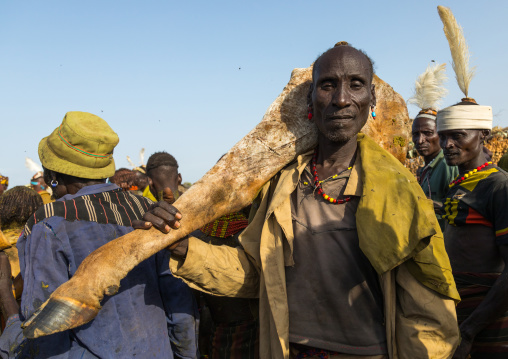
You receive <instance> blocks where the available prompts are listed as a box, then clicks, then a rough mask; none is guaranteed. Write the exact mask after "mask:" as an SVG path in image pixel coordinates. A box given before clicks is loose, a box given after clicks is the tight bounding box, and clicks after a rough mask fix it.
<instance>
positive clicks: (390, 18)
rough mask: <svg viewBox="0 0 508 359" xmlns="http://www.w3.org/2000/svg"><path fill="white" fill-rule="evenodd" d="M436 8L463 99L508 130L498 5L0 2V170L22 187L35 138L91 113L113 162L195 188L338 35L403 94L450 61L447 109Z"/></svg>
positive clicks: (507, 76) (506, 7)
mask: <svg viewBox="0 0 508 359" xmlns="http://www.w3.org/2000/svg"><path fill="white" fill-rule="evenodd" d="M437 5H445V6H449V7H451V9H452V11H453V12H454V14H455V17H456V18H457V19H458V21H459V23H460V24H461V25H462V26H463V27H464V31H465V34H466V38H467V39H468V43H469V46H470V49H471V52H472V53H473V57H472V61H473V64H475V65H476V66H477V75H476V77H475V78H474V79H473V81H472V83H471V85H470V95H471V96H472V97H474V98H475V99H476V100H477V101H478V102H479V103H480V104H483V105H491V106H492V107H493V109H494V114H495V119H494V125H501V126H503V127H504V126H508V111H507V110H508V101H507V100H508V98H507V89H506V84H507V83H508V71H507V70H506V63H507V55H508V51H507V45H506V39H507V37H508V36H507V35H508V30H507V27H506V25H505V22H506V17H507V15H508V2H507V1H504V0H497V1H488V2H480V1H477V0H475V1H472V0H461V1H440V2H437V1H432V0H425V1H388V0H387V1H361V0H355V1H340V0H336V1H299V0H293V1H264V0H258V1H249V2H247V1H239V0H236V1H218V0H216V1H193V0H189V1H154V0H144V1H126V0H124V1H115V2H114V1H79V2H78V1H68V0H67V1H62V0H58V1H57V0H46V1H40V0H35V1H8V0H3V1H0V119H1V130H0V131H1V140H0V141H1V142H0V143H1V148H2V154H1V155H0V173H2V174H4V175H7V176H9V177H10V182H11V185H10V187H12V186H14V185H20V184H27V183H28V181H29V179H30V177H31V175H32V173H30V172H29V171H28V170H27V169H26V168H25V167H24V159H25V156H29V157H31V158H33V159H34V160H35V161H36V162H39V160H38V155H37V146H38V143H39V141H40V139H41V138H42V137H44V136H47V135H49V134H50V133H51V132H52V131H53V130H54V129H55V128H56V127H57V126H58V125H59V124H60V123H61V120H62V118H63V116H64V114H65V113H66V112H67V111H87V112H91V113H94V114H96V115H99V116H101V117H102V118H104V119H105V120H106V121H107V122H108V123H109V124H110V125H111V127H112V128H113V129H114V130H115V131H116V132H117V133H118V135H119V136H120V144H119V145H118V146H117V148H116V149H115V159H116V163H117V167H127V166H128V163H127V160H126V156H127V155H130V156H131V157H132V158H133V159H134V160H135V162H136V163H137V162H138V153H139V150H140V149H141V148H142V147H145V148H146V153H147V156H146V158H147V157H148V156H149V155H150V154H151V153H153V152H156V151H160V150H165V151H168V152H170V153H171V154H173V155H174V156H175V157H176V159H177V160H178V162H179V163H180V172H181V173H182V176H183V180H184V181H189V182H195V181H197V180H198V179H199V178H200V177H201V176H202V175H203V174H204V173H205V172H206V171H207V170H208V169H209V168H210V167H211V166H212V165H213V164H214V163H215V162H216V161H217V160H218V158H219V157H220V156H221V155H222V154H224V153H225V152H226V151H227V150H228V149H229V148H230V147H231V146H232V145H233V144H234V143H236V142H237V141H238V140H239V139H241V138H242V137H243V136H244V135H245V134H246V133H247V132H248V131H249V130H250V129H251V128H253V127H254V126H255V125H256V124H257V123H258V122H259V121H260V120H261V118H262V116H263V114H264V112H265V110H266V109H267V108H268V106H269V105H270V104H271V102H272V101H273V100H274V99H275V98H276V96H277V95H278V94H279V93H280V91H281V90H282V88H283V87H284V85H285V84H286V83H287V81H288V79H289V76H290V73H291V70H292V69H293V68H295V67H307V66H309V65H310V64H311V63H312V62H313V60H314V59H315V58H316V57H317V56H318V55H319V54H320V53H322V52H323V51H325V50H326V49H328V48H329V47H331V46H333V45H334V44H335V43H336V42H337V41H341V40H345V41H348V42H349V43H351V44H353V45H354V46H356V47H359V48H362V49H364V50H365V51H366V52H367V53H368V54H369V55H370V56H371V57H372V59H373V60H374V61H375V70H376V72H377V74H378V75H379V76H380V77H381V78H382V79H383V80H385V81H387V82H388V83H389V84H390V85H392V86H393V88H394V89H395V90H396V91H397V92H399V93H400V94H401V95H402V96H403V97H404V98H405V99H406V100H407V98H408V97H410V96H411V94H412V91H413V86H414V80H415V79H416V77H417V76H418V75H419V74H420V73H421V72H423V71H424V70H425V68H426V66H427V65H428V63H429V62H430V61H431V60H435V61H436V62H439V63H443V62H446V63H447V73H448V76H449V78H450V80H449V81H448V84H447V87H448V88H449V89H450V94H449V95H448V97H447V98H446V99H445V101H444V103H443V105H444V106H448V105H451V104H453V103H455V102H457V101H458V100H459V99H460V98H461V97H462V96H461V93H460V91H459V89H458V87H457V85H456V82H455V80H454V74H453V72H452V69H451V66H450V62H451V58H450V51H449V48H448V44H447V41H446V38H445V36H444V33H443V30H442V27H443V26H442V23H441V21H440V19H439V16H438V13H437V9H436V7H437ZM409 111H410V114H411V115H412V116H414V115H415V114H416V113H417V111H418V110H417V108H416V107H414V106H413V105H410V106H409ZM145 161H146V159H145Z"/></svg>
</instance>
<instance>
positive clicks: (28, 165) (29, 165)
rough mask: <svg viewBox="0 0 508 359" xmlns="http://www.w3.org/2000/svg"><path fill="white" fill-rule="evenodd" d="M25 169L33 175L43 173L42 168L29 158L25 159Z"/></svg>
mask: <svg viewBox="0 0 508 359" xmlns="http://www.w3.org/2000/svg"><path fill="white" fill-rule="evenodd" d="M25 167H26V168H28V170H29V171H30V172H33V173H37V172H42V167H41V166H40V165H38V164H37V163H35V162H34V160H32V159H31V158H29V157H25Z"/></svg>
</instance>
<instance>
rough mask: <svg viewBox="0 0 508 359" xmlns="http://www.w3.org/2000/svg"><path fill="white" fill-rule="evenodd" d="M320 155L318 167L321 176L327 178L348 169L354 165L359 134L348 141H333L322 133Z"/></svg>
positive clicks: (319, 138) (320, 136) (317, 162)
mask: <svg viewBox="0 0 508 359" xmlns="http://www.w3.org/2000/svg"><path fill="white" fill-rule="evenodd" d="M318 144H319V147H318V157H317V161H316V169H317V171H318V175H319V178H322V179H325V178H328V177H330V176H332V175H334V174H336V173H339V172H341V171H344V170H346V169H347V168H348V167H349V166H350V165H352V162H353V157H354V155H355V153H356V148H357V146H358V144H357V136H353V137H352V138H351V139H349V140H348V141H346V142H333V141H330V140H329V139H327V138H325V137H324V136H322V135H321V134H320V135H319V137H318Z"/></svg>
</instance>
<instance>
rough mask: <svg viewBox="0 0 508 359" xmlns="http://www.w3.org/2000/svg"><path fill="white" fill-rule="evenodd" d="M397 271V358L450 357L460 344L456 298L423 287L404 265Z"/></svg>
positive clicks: (438, 358)
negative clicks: (454, 299)
mask: <svg viewBox="0 0 508 359" xmlns="http://www.w3.org/2000/svg"><path fill="white" fill-rule="evenodd" d="M395 270H396V271H397V272H396V276H395V281H396V285H397V289H396V293H397V309H396V319H395V336H396V341H395V342H396V346H397V353H398V357H400V358H436V359H441V358H442V359H445V358H450V357H451V355H452V353H453V352H454V350H455V348H456V347H457V344H458V341H459V328H458V325H457V315H456V312H455V303H454V301H453V299H451V298H448V297H445V296H443V295H441V294H439V293H437V292H435V291H433V290H431V289H430V288H427V287H426V286H424V285H423V284H421V283H420V282H419V281H418V280H416V278H415V277H413V275H411V273H410V272H409V270H408V269H407V267H406V264H405V263H403V264H401V265H400V266H399V267H397V268H396V269H395Z"/></svg>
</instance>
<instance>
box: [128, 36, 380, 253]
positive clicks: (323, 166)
mask: <svg viewBox="0 0 508 359" xmlns="http://www.w3.org/2000/svg"><path fill="white" fill-rule="evenodd" d="M372 77H373V73H372V70H371V66H370V62H369V60H368V58H367V57H366V56H365V55H364V54H363V53H361V52H360V51H358V50H356V49H354V48H352V47H349V46H338V47H334V48H332V49H330V50H329V51H327V52H326V53H324V54H323V55H322V56H321V57H320V58H319V59H318V60H317V61H316V63H315V64H314V72H313V82H312V84H311V86H310V89H309V94H308V99H309V100H308V101H309V103H308V104H309V106H310V107H311V109H312V112H313V119H312V120H313V121H314V122H315V124H316V126H317V127H318V130H319V132H318V148H319V152H318V159H317V165H316V169H317V171H318V176H319V178H323V179H324V178H328V177H330V176H333V175H334V174H336V173H339V172H341V171H343V170H346V169H347V168H348V167H349V166H350V165H352V164H353V163H354V156H355V154H356V150H357V135H358V133H359V132H360V130H361V129H362V127H363V126H364V125H365V123H366V122H367V119H368V117H369V112H370V109H371V107H373V106H375V105H376V93H375V87H374V84H372ZM163 205H164V206H167V205H168V204H167V203H164V202H158V203H157V204H156V206H160V207H162V206H163ZM162 209H163V210H162V211H161V210H158V213H155V209H153V210H151V211H150V212H151V213H148V212H147V214H145V216H144V217H143V219H144V220H146V221H147V222H153V221H154V220H155V221H156V222H153V225H154V226H155V227H156V228H158V229H159V230H160V229H161V228H163V229H164V230H162V231H163V232H164V233H167V232H168V231H169V228H170V227H172V228H173V226H175V224H176V223H178V224H179V222H178V219H181V214H180V213H179V212H178V210H177V209H176V208H175V207H173V206H170V207H169V208H168V207H165V208H162ZM168 209H169V210H168ZM148 215H150V217H148ZM156 217H157V218H156ZM156 223H157V224H156ZM136 228H143V229H148V228H150V226H149V225H145V226H143V227H136ZM182 246H186V243H182V245H181V246H180V247H182ZM173 248H176V246H174V247H173ZM170 249H172V248H170ZM180 250H181V251H182V252H185V251H186V248H184V249H182V248H179V251H180Z"/></svg>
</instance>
